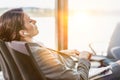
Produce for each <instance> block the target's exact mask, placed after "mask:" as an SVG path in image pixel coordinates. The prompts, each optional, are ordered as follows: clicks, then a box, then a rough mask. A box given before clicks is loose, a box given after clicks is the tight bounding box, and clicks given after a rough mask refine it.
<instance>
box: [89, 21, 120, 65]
mask: <svg viewBox="0 0 120 80" xmlns="http://www.w3.org/2000/svg"><path fill="white" fill-rule="evenodd" d="M119 34H120V23H118V24H117V26H116V28H115V29H114V31H113V33H112V36H111V39H110V42H109V45H108V48H107V56H106V57H103V56H99V55H96V56H94V57H100V58H102V57H103V58H105V59H104V60H103V62H102V63H103V64H102V65H103V66H107V65H110V64H112V63H113V62H115V61H117V60H119V59H120V56H119V53H120V36H119ZM91 47H92V46H91V45H90V48H91ZM116 47H117V48H116ZM115 48H116V49H115ZM113 49H114V50H115V51H113ZM92 51H93V52H94V53H96V52H95V51H94V50H93V49H92ZM116 56H117V58H116Z"/></svg>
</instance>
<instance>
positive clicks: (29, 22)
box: [24, 13, 38, 37]
mask: <svg viewBox="0 0 120 80" xmlns="http://www.w3.org/2000/svg"><path fill="white" fill-rule="evenodd" d="M24 26H25V28H26V29H25V30H26V33H27V35H28V36H30V37H33V36H35V35H37V34H38V29H37V26H36V21H35V20H33V19H31V18H30V17H29V16H28V15H27V14H26V13H24Z"/></svg>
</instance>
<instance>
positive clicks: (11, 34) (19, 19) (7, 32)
mask: <svg viewBox="0 0 120 80" xmlns="http://www.w3.org/2000/svg"><path fill="white" fill-rule="evenodd" d="M21 29H24V12H23V9H22V8H15V9H11V10H8V11H7V12H5V13H3V14H2V15H1V16H0V39H1V40H3V41H13V40H17V41H20V35H19V31H20V30H21Z"/></svg>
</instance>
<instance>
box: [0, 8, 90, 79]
mask: <svg viewBox="0 0 120 80" xmlns="http://www.w3.org/2000/svg"><path fill="white" fill-rule="evenodd" d="M37 34H38V29H37V26H36V21H35V20H33V19H31V18H30V17H29V16H28V15H27V14H26V13H25V12H23V10H22V9H21V8H15V9H11V10H9V11H7V12H5V13H4V14H2V15H1V17H0V39H1V40H3V41H9V42H11V41H26V42H32V37H34V36H35V35H37ZM41 46H42V45H41ZM61 53H65V54H66V55H75V56H77V57H78V58H79V61H78V65H77V68H76V70H75V69H72V68H73V67H71V66H74V67H75V65H72V64H69V65H70V66H68V65H66V64H65V63H64V61H63V62H62V61H61V60H60V59H61V58H60V56H62V55H59V54H58V53H57V52H56V51H53V50H52V49H47V48H46V47H44V46H43V47H40V48H39V49H38V50H37V52H36V53H35V54H36V60H37V63H38V64H39V66H40V69H41V70H42V71H43V73H44V74H45V76H46V77H47V78H48V79H52V80H88V71H89V68H90V63H89V61H88V59H89V58H90V53H88V52H84V54H82V53H81V54H79V52H78V51H77V50H63V51H61ZM78 55H79V56H78ZM72 61H73V60H72Z"/></svg>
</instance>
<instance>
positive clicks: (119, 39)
mask: <svg viewBox="0 0 120 80" xmlns="http://www.w3.org/2000/svg"><path fill="white" fill-rule="evenodd" d="M114 47H120V23H118V24H117V26H116V28H115V30H114V32H113V34H112V36H111V40H110V43H109V46H108V50H107V53H108V54H107V58H109V59H115V57H114V55H113V53H112V51H111V50H112V49H113V48H114ZM119 58H120V56H119Z"/></svg>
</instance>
